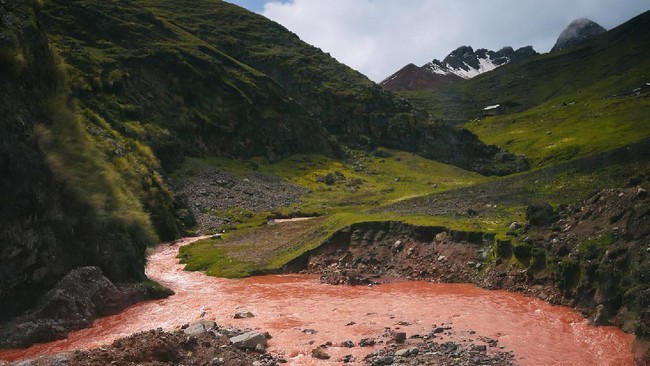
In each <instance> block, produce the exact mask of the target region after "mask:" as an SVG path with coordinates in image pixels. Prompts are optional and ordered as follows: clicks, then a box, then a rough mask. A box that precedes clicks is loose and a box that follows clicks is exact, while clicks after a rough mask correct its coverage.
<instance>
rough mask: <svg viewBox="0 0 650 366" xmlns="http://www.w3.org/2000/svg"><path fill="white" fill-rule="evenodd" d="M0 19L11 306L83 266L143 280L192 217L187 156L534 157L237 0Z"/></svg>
mask: <svg viewBox="0 0 650 366" xmlns="http://www.w3.org/2000/svg"><path fill="white" fill-rule="evenodd" d="M0 21H1V22H2V25H3V26H2V28H0V36H1V38H0V66H2V67H1V68H0V83H1V84H2V85H3V89H2V91H1V92H0V93H1V95H2V101H3V103H2V104H1V108H2V112H3V113H2V116H3V118H2V119H1V120H0V127H1V128H2V130H3V131H6V132H7V133H6V134H3V135H2V140H1V141H2V145H0V148H1V150H0V151H1V152H2V155H1V156H0V158H1V159H0V168H1V170H0V171H2V172H3V177H7V179H4V180H3V181H2V188H3V190H2V195H3V201H2V202H3V205H2V210H0V215H2V218H3V220H1V221H0V233H2V235H3V237H5V238H7V240H6V241H5V243H4V244H5V248H4V249H3V251H2V252H0V260H1V261H2V262H3V268H2V271H3V272H2V274H3V276H2V277H1V278H2V280H1V281H0V305H1V306H0V307H1V308H3V309H9V310H8V311H7V312H3V314H2V315H0V316H1V317H8V316H11V315H13V314H14V313H15V312H17V311H20V310H21V309H23V308H24V307H25V306H26V305H28V304H30V303H32V302H33V301H35V299H36V298H37V296H36V295H37V294H39V293H42V292H44V291H45V290H46V289H47V288H49V287H51V286H52V285H53V284H54V283H55V282H56V281H57V280H58V279H60V278H61V277H62V276H63V275H64V274H65V273H67V272H68V271H69V270H70V269H72V268H75V267H78V266H84V265H97V266H100V267H101V268H102V270H103V271H104V272H105V273H106V274H107V275H108V277H109V278H110V279H112V280H117V281H140V280H142V279H144V278H145V277H144V272H143V271H144V268H143V265H144V250H145V248H146V246H147V245H152V244H154V243H156V242H158V241H160V240H172V239H175V238H178V237H180V236H182V235H186V234H187V233H188V230H191V229H193V226H195V225H196V222H194V221H193V220H192V217H191V216H188V215H187V212H188V209H187V207H186V206H187V204H186V202H185V201H184V198H183V197H182V196H181V195H179V194H178V191H177V188H178V187H176V186H174V185H173V184H171V183H170V180H169V177H170V176H171V175H173V173H174V172H175V171H176V170H178V169H180V168H182V167H183V166H184V164H185V161H186V160H187V159H188V158H193V159H199V160H201V159H213V158H221V159H234V158H237V159H251V158H254V159H261V160H264V161H267V162H277V161H280V160H281V159H287V158H290V157H291V156H292V155H294V154H298V153H307V154H321V155H322V156H325V157H326V158H327V159H339V160H338V162H339V163H340V162H341V161H342V159H345V158H346V157H347V155H348V154H349V153H350V151H352V150H351V149H361V150H364V151H367V152H369V153H372V152H373V151H375V150H376V149H377V147H379V146H384V147H389V148H396V149H398V150H407V151H409V152H412V153H417V154H419V155H421V156H423V157H425V158H435V159H437V160H440V161H442V162H445V163H451V164H453V165H456V166H460V167H462V168H465V169H469V170H473V171H477V172H479V173H482V174H489V175H494V174H496V175H503V174H509V173H512V172H517V171H521V170H525V169H527V168H528V163H527V161H526V160H525V159H523V158H521V157H517V156H515V155H514V154H511V153H509V152H507V151H504V150H502V149H500V148H498V147H496V146H490V145H486V144H484V143H483V142H481V141H480V140H479V139H478V138H477V137H476V136H475V135H474V134H472V133H471V132H469V131H468V130H466V129H457V128H451V127H449V126H446V125H444V124H439V123H436V121H435V120H434V119H433V117H431V116H429V115H428V114H427V113H426V112H424V111H422V110H419V109H417V108H415V107H413V106H412V105H411V104H410V103H408V102H407V101H405V100H403V99H400V98H398V97H396V96H395V95H393V94H392V93H389V92H385V91H383V90H382V89H381V88H379V87H377V86H376V85H375V84H374V83H372V82H371V81H370V80H368V79H367V78H366V77H365V76H363V75H361V74H360V73H358V72H356V71H354V70H352V69H350V68H349V67H347V66H344V65H342V64H340V63H338V62H337V61H336V60H334V59H333V58H332V57H330V56H329V55H328V54H326V53H324V52H322V51H321V50H319V49H317V48H315V47H312V46H309V45H307V44H305V43H304V42H302V41H300V39H299V38H298V37H297V36H295V35H294V34H292V33H291V32H289V31H287V30H286V29H284V28H283V27H281V26H279V25H277V24H275V23H273V22H271V21H270V20H268V19H266V18H264V17H262V16H259V15H256V14H253V13H250V12H248V11H246V10H244V9H242V8H240V7H237V6H234V5H232V4H229V3H226V2H222V1H217V0H191V1H184V2H174V1H164V0H157V1H153V0H151V1H109V2H107V1H99V0H81V1H63V0H47V1H7V2H2V3H0ZM409 156H410V155H409ZM233 161H237V160H233ZM332 161H334V160H332ZM286 169H291V168H286ZM399 169H403V167H400V168H399ZM396 173H397V172H396ZM384 174H385V175H386V176H388V175H390V173H384ZM387 179H392V178H387ZM422 180H423V182H421V183H419V188H417V189H415V191H416V192H424V191H426V189H427V182H426V181H424V178H422ZM26 182H29V183H26ZM382 184H383V183H382ZM407 191H408V192H411V190H410V189H409V190H407ZM392 196H393V198H398V197H397V196H398V195H397V194H393V195H392ZM367 201H371V200H370V199H367ZM9 304H11V305H9Z"/></svg>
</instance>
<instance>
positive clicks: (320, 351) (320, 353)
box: [311, 347, 330, 360]
mask: <svg viewBox="0 0 650 366" xmlns="http://www.w3.org/2000/svg"><path fill="white" fill-rule="evenodd" d="M311 357H313V358H317V359H319V360H329V359H330V355H329V354H328V353H327V352H325V349H324V348H323V347H317V348H314V349H313V350H311Z"/></svg>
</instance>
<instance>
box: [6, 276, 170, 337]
mask: <svg viewBox="0 0 650 366" xmlns="http://www.w3.org/2000/svg"><path fill="white" fill-rule="evenodd" d="M170 294H172V292H171V291H170V290H167V289H165V288H162V287H159V286H155V285H151V284H150V285H145V284H143V283H140V284H132V285H115V284H113V283H112V282H111V281H110V280H108V278H106V276H104V274H103V273H102V271H101V270H100V269H99V268H98V267H81V268H77V269H74V270H73V271H71V272H70V273H68V274H67V275H66V276H65V277H63V279H61V281H59V283H58V284H57V285H56V286H55V287H54V288H52V289H51V290H50V291H49V292H48V293H47V294H46V295H45V296H44V297H43V298H42V299H41V301H40V303H39V304H38V305H37V306H36V307H35V308H34V309H32V310H31V311H30V312H28V313H27V314H26V315H23V316H20V317H17V318H14V319H13V320H12V321H11V322H9V323H6V324H4V325H2V326H0V348H23V347H27V346H30V345H32V344H34V343H40V342H47V341H52V340H55V339H60V338H64V337H65V336H66V335H67V333H68V332H70V331H72V330H76V329H80V328H84V327H87V326H89V325H90V324H92V322H93V321H94V320H95V319H97V318H98V317H101V316H106V315H110V314H114V313H117V312H119V311H121V310H123V309H125V308H126V307H128V306H129V305H132V304H134V303H136V302H139V301H144V300H149V299H153V298H162V297H166V296H169V295H170Z"/></svg>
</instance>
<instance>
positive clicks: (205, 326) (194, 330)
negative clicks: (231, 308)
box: [183, 320, 217, 336]
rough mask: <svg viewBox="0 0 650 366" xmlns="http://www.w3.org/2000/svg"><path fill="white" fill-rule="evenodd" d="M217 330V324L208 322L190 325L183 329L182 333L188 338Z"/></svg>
mask: <svg viewBox="0 0 650 366" xmlns="http://www.w3.org/2000/svg"><path fill="white" fill-rule="evenodd" d="M215 329H217V323H215V322H213V321H209V320H203V321H200V322H196V323H192V324H190V325H189V326H188V327H187V328H185V329H183V333H185V334H187V335H189V336H195V335H199V334H203V333H206V332H209V331H213V330H215Z"/></svg>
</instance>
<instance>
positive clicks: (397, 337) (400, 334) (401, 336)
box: [393, 332, 406, 343]
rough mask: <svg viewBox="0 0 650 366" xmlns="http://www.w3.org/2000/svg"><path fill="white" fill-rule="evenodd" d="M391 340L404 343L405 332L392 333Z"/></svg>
mask: <svg viewBox="0 0 650 366" xmlns="http://www.w3.org/2000/svg"><path fill="white" fill-rule="evenodd" d="M393 341H395V343H404V341H406V333H404V332H395V333H393Z"/></svg>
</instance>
